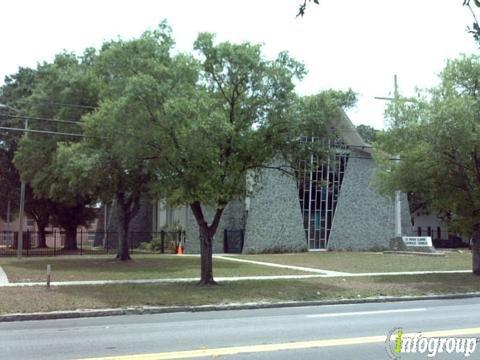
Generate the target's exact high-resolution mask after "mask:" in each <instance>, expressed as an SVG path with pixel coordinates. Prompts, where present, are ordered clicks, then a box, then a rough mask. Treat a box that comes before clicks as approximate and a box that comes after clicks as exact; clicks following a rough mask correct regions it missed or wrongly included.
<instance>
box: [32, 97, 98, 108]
mask: <svg viewBox="0 0 480 360" xmlns="http://www.w3.org/2000/svg"><path fill="white" fill-rule="evenodd" d="M24 102H36V103H41V104H49V105H56V106H65V107H71V108H79V109H92V110H94V109H98V106H91V105H78V104H69V103H61V102H56V101H41V100H33V99H26V100H24Z"/></svg>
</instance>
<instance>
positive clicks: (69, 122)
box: [5, 115, 81, 125]
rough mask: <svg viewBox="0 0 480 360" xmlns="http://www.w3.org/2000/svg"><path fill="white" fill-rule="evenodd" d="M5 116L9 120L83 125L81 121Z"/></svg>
mask: <svg viewBox="0 0 480 360" xmlns="http://www.w3.org/2000/svg"><path fill="white" fill-rule="evenodd" d="M5 116H6V117H9V118H14V119H23V120H39V121H50V122H57V123H64V124H75V125H80V124H81V123H80V121H71V120H60V119H50V118H42V117H32V116H22V115H5Z"/></svg>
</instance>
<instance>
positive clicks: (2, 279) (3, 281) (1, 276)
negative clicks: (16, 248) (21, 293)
mask: <svg viewBox="0 0 480 360" xmlns="http://www.w3.org/2000/svg"><path fill="white" fill-rule="evenodd" d="M8 283H9V282H8V277H7V274H5V271H3V269H2V267H1V266H0V286H2V285H7V284H8Z"/></svg>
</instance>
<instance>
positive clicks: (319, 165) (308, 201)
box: [297, 138, 349, 250]
mask: <svg viewBox="0 0 480 360" xmlns="http://www.w3.org/2000/svg"><path fill="white" fill-rule="evenodd" d="M306 141H316V139H312V138H311V139H307V140H306ZM328 147H329V148H330V150H332V152H334V156H331V157H330V158H329V159H324V160H323V161H319V159H317V158H316V157H315V156H313V155H312V156H311V157H310V159H306V160H303V161H301V162H300V164H299V167H298V172H297V181H298V190H299V199H300V206H301V208H302V213H303V217H304V218H303V223H304V229H305V235H306V239H307V245H308V248H309V249H311V250H315V249H326V248H327V246H328V237H329V235H330V230H331V229H332V223H333V218H334V215H335V209H336V207H337V202H338V197H339V194H340V188H341V185H342V181H343V176H344V174H345V170H346V167H347V162H348V154H349V152H348V150H347V148H346V146H345V144H343V143H342V142H341V141H339V140H338V139H337V140H333V141H329V143H328Z"/></svg>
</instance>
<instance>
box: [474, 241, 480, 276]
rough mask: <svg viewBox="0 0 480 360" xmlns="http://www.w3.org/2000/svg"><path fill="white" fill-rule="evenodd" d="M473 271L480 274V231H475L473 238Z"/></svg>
mask: <svg viewBox="0 0 480 360" xmlns="http://www.w3.org/2000/svg"><path fill="white" fill-rule="evenodd" d="M472 271H473V274H474V275H479V276H480V233H475V234H474V236H473V239H472Z"/></svg>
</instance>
